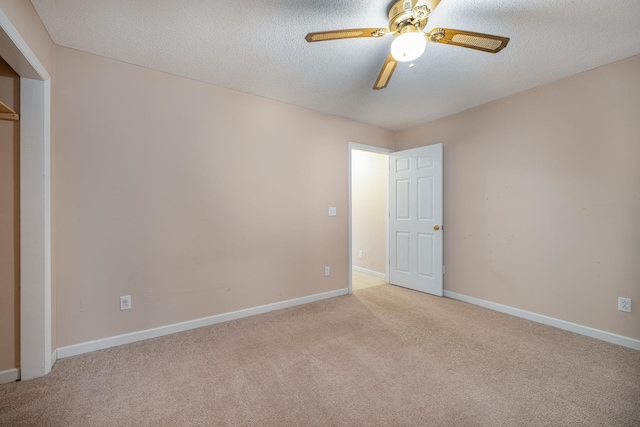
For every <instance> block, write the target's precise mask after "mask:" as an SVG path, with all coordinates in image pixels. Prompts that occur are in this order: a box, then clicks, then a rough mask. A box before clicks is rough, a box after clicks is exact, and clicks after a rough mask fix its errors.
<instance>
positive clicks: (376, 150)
mask: <svg viewBox="0 0 640 427" xmlns="http://www.w3.org/2000/svg"><path fill="white" fill-rule="evenodd" d="M353 150H360V151H371V152H373V153H382V154H387V155H388V154H390V153H393V150H391V149H389V148H382V147H376V146H374V145H367V144H360V143H358V142H349V144H348V156H347V157H348V166H349V169H348V170H349V173H348V180H349V183H348V184H349V196H348V197H349V203H348V205H349V227H348V231H347V232H348V234H349V235H348V239H349V268H348V271H349V293H352V292H353V289H352V280H353V277H352V276H353V275H352V271H351V270H352V268H353V248H352V244H353V243H352V242H351V233H352V224H351V221H352V216H351V214H352V212H351V208H352V207H351V196H352V194H351V193H352V176H351V152H352V151H353ZM388 165H389V157H388V156H387V168H386V169H387V171H386V173H387V179H386V180H385V182H386V186H387V195H388V194H389V176H388V175H389V168H388ZM385 203H386V208H385V209H386V211H387V220H386V221H385V224H386V225H385V236H387V238H386V244H385V260H386V261H387V262H386V263H385V270H384V271H385V277H386V280H387V282H388V281H389V197H386V202H385Z"/></svg>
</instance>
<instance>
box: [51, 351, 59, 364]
mask: <svg viewBox="0 0 640 427" xmlns="http://www.w3.org/2000/svg"><path fill="white" fill-rule="evenodd" d="M57 361H58V349H55V350H53V353H51V367H52V368H53V365H55V364H56V362H57Z"/></svg>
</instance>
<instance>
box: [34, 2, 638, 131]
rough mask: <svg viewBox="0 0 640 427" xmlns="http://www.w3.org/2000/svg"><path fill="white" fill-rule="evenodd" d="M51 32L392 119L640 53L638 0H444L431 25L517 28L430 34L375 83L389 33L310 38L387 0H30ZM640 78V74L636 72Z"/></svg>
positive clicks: (475, 101)
mask: <svg viewBox="0 0 640 427" xmlns="http://www.w3.org/2000/svg"><path fill="white" fill-rule="evenodd" d="M31 3H32V4H33V5H34V7H35V9H36V11H37V12H38V14H39V15H40V18H41V19H42V21H43V22H44V25H45V26H46V28H47V30H48V31H49V33H50V34H51V37H52V39H53V41H54V42H55V43H56V44H58V45H61V46H66V47H70V48H73V49H78V50H82V51H86V52H90V53H94V54H97V55H102V56H105V57H109V58H114V59H118V60H120V61H125V62H129V63H132V64H137V65H141V66H144V67H148V68H152V69H156V70H161V71H165V72H167V73H171V74H176V75H179V76H184V77H188V78H191V79H195V80H200V81H203V82H208V83H211V84H214V85H217V86H223V87H227V88H231V89H235V90H238V91H242V92H247V93H251V94H255V95H259V96H263V97H267V98H272V99H276V100H280V101H284V102H287V103H290V104H295V105H299V106H303V107H307V108H310V109H313V110H317V111H322V112H326V113H330V114H335V115H338V116H342V117H346V118H349V119H353V120H357V121H360V122H365V123H371V124H374V125H378V126H381V127H384V128H387V129H391V130H400V129H405V128H407V127H411V126H414V125H417V124H420V123H424V122H428V121H431V120H435V119H438V118H440V117H444V116H447V115H449V114H452V113H456V112H459V111H462V110H465V109H467V108H471V107H474V106H476V105H480V104H484V103H486V102H489V101H492V100H494V99H497V98H501V97H504V96H507V95H510V94H513V93H516V92H520V91H522V90H525V89H529V88H531V87H535V86H538V85H541V84H544V83H547V82H551V81H554V80H557V79H560V78H562V77H565V76H568V75H572V74H576V73H579V72H582V71H585V70H589V69H591V68H594V67H597V66H600V65H604V64H607V63H610V62H613V61H616V60H619V59H623V58H626V57H629V56H633V55H637V54H640V1H639V0H607V1H604V0H598V1H596V0H442V2H441V3H440V5H439V6H438V7H437V8H436V9H435V11H434V12H433V13H432V15H431V17H430V18H429V22H428V24H427V27H426V29H427V30H429V29H431V28H434V27H448V28H455V29H463V30H469V31H476V32H482V33H489V34H496V35H500V36H505V37H510V38H511V41H510V42H509V45H508V46H507V48H506V49H504V50H503V51H502V52H500V53H497V54H490V53H484V52H479V51H474V50H471V49H464V48H460V47H456V46H447V45H442V44H436V43H428V44H427V49H426V51H425V53H424V55H422V57H421V58H419V59H418V60H416V61H415V67H414V68H411V69H410V68H408V67H407V64H406V63H404V64H402V63H401V64H399V65H398V67H397V69H396V71H395V73H394V75H393V77H392V79H391V82H390V83H389V86H388V87H387V88H386V89H384V90H380V91H374V90H372V89H371V88H372V87H373V83H374V82H375V80H376V77H377V76H378V72H379V71H380V67H381V66H382V64H383V62H384V60H385V58H386V56H387V54H388V53H389V46H390V44H391V41H392V40H393V37H391V36H388V37H383V38H380V39H351V40H337V41H327V42H322V43H311V44H309V43H307V42H306V41H305V40H304V36H305V35H306V33H308V32H311V31H326V30H334V29H345V28H361V27H387V24H388V22H387V10H388V8H389V6H390V4H391V3H392V2H391V1H387V0H350V1H344V0H326V1H319V0H270V1H263V0H243V1H237V2H234V1H221V0H220V1H214V0H208V1H207V0H181V1H175V0H55V1H52V0H31ZM639 78H640V77H639Z"/></svg>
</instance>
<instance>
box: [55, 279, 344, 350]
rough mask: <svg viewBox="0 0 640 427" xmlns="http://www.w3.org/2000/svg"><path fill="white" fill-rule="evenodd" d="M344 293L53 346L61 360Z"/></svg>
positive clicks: (333, 293) (340, 291) (341, 291)
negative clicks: (55, 347) (73, 343)
mask: <svg viewBox="0 0 640 427" xmlns="http://www.w3.org/2000/svg"><path fill="white" fill-rule="evenodd" d="M348 293H349V289H347V288H344V289H338V290H336V291H330V292H324V293H321V294H315V295H309V296H306V297H302V298H295V299H290V300H287V301H281V302H276V303H273V304H267V305H261V306H259V307H253V308H247V309H245V310H238V311H233V312H231V313H224V314H218V315H215V316H209V317H203V318H201V319H194V320H189V321H186V322H181V323H175V324H173V325H167V326H160V327H158V328H153V329H146V330H144V331H138V332H131V333H129V334H123V335H117V336H114V337H109V338H103V339H99V340H95V341H89V342H85V343H80V344H75V345H70V346H67V347H60V348H58V349H57V358H58V359H64V358H66V357H71V356H77V355H79V354H84V353H89V352H91V351H96V350H103V349H105V348H110V347H115V346H119V345H123V344H130V343H133V342H137V341H142V340H146V339H149V338H157V337H161V336H164V335H169V334H175V333H177V332H184V331H188V330H190V329H196V328H201V327H203V326H209V325H215V324H217V323H223V322H228V321H230V320H235V319H240V318H243V317H249V316H255V315H256V314H263V313H268V312H270V311H274V310H280V309H283V308H289V307H295V306H297V305H302V304H308V303H310V302H315V301H320V300H323V299H327V298H333V297H337V296H341V295H347V294H348Z"/></svg>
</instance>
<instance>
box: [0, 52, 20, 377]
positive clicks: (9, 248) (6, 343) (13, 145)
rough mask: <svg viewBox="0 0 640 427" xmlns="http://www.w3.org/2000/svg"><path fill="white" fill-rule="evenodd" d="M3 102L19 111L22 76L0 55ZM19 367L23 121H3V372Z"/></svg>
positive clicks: (0, 342) (0, 250)
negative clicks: (21, 145) (21, 128)
mask: <svg viewBox="0 0 640 427" xmlns="http://www.w3.org/2000/svg"><path fill="white" fill-rule="evenodd" d="M0 101H2V102H3V103H5V104H6V105H7V106H9V107H11V108H12V109H13V110H14V111H16V112H18V113H19V112H20V77H19V76H18V75H17V74H16V73H15V71H13V70H12V69H11V67H9V65H8V64H7V63H6V62H5V61H4V60H3V59H2V58H0ZM19 366H20V123H19V122H15V121H10V120H0V371H4V370H7V369H12V368H17V367H19Z"/></svg>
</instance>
